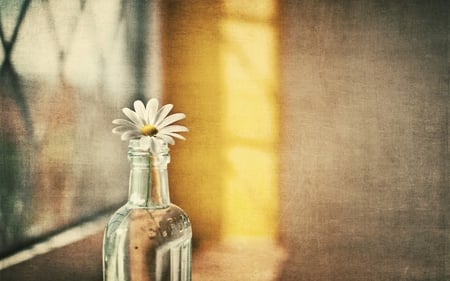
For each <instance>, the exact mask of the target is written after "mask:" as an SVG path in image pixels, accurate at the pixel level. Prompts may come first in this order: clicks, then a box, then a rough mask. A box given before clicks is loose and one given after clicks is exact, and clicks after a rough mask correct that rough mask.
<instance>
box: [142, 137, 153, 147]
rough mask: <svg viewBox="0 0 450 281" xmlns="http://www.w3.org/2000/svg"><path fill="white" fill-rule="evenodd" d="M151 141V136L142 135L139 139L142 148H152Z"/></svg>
mask: <svg viewBox="0 0 450 281" xmlns="http://www.w3.org/2000/svg"><path fill="white" fill-rule="evenodd" d="M151 143H152V139H151V138H150V137H148V136H145V137H142V138H141V139H140V140H139V144H140V146H141V148H142V149H145V150H147V149H149V148H150V146H151Z"/></svg>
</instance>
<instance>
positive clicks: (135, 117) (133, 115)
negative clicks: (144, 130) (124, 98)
mask: <svg viewBox="0 0 450 281" xmlns="http://www.w3.org/2000/svg"><path fill="white" fill-rule="evenodd" d="M122 112H123V114H125V115H126V116H127V117H128V118H130V120H131V121H132V122H133V123H134V124H136V125H138V126H144V123H143V122H142V121H143V120H141V118H139V116H138V115H137V114H136V112H134V111H133V110H131V109H129V108H123V109H122Z"/></svg>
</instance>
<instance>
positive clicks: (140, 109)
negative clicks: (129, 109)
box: [134, 100, 148, 124]
mask: <svg viewBox="0 0 450 281" xmlns="http://www.w3.org/2000/svg"><path fill="white" fill-rule="evenodd" d="M134 111H135V112H136V114H137V115H138V117H140V119H141V120H143V121H144V124H146V123H147V122H148V120H147V114H145V106H144V103H143V102H142V101H140V100H137V101H135V102H134Z"/></svg>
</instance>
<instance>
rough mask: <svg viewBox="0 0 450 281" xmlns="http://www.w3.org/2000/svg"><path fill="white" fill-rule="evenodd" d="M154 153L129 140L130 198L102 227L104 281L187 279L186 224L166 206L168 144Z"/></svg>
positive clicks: (171, 206) (186, 220)
mask: <svg viewBox="0 0 450 281" xmlns="http://www.w3.org/2000/svg"><path fill="white" fill-rule="evenodd" d="M153 150H156V151H157V152H155V153H150V152H149V151H148V150H142V149H141V148H140V146H139V140H130V144H129V152H128V156H129V161H130V182H129V188H130V189H129V197H128V202H127V203H126V204H125V205H124V206H122V207H121V208H120V209H119V210H117V211H116V212H115V214H114V215H113V216H112V217H111V219H110V221H109V222H108V224H107V226H106V229H105V234H104V239H103V280H104V281H188V280H191V238H192V229H191V223H190V221H189V218H188V216H187V214H186V213H185V212H184V211H183V210H182V209H181V208H179V207H178V206H176V205H174V204H171V202H170V196H169V184H168V173H167V164H168V163H169V162H170V156H169V149H168V147H167V144H166V143H165V142H160V143H159V144H158V145H157V147H156V149H153Z"/></svg>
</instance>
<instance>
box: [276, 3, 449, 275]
mask: <svg viewBox="0 0 450 281" xmlns="http://www.w3.org/2000/svg"><path fill="white" fill-rule="evenodd" d="M282 2H283V4H285V5H282V12H281V15H282V16H281V20H280V23H281V27H282V36H281V37H282V39H281V42H282V66H281V69H282V88H283V91H282V92H283V94H282V119H283V120H282V129H281V132H283V133H284V134H283V135H282V138H281V139H282V142H283V144H282V149H281V157H282V158H281V159H282V161H281V163H282V174H281V176H282V181H281V188H282V206H283V207H282V224H283V225H282V233H283V237H284V239H285V241H286V243H287V244H288V245H289V249H290V252H291V257H290V259H289V261H288V263H287V266H286V269H285V273H284V275H283V277H282V279H281V280H346V281H348V280H445V279H448V278H449V276H450V269H449V267H448V265H447V264H448V261H449V255H448V243H449V242H448V241H449V239H448V236H449V235H448V221H449V215H450V212H449V208H448V204H449V202H448V199H449V195H448V191H449V189H448V188H449V182H448V171H449V170H448V161H449V160H448V155H449V154H448V120H449V119H448V110H449V90H448V43H447V39H448V30H449V28H448V15H449V13H448V11H449V6H448V2H446V1H308V0H307V1H282Z"/></svg>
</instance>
